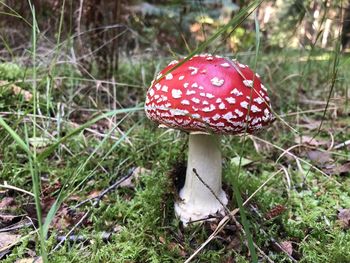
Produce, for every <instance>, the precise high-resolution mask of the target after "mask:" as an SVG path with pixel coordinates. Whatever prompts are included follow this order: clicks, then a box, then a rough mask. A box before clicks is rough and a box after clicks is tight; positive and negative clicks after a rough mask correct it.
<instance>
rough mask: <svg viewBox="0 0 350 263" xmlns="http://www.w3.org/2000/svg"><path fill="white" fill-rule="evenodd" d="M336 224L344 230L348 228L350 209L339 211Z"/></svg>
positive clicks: (349, 224)
mask: <svg viewBox="0 0 350 263" xmlns="http://www.w3.org/2000/svg"><path fill="white" fill-rule="evenodd" d="M338 222H339V223H340V225H341V226H342V227H343V228H344V229H349V228H350V209H340V210H339V213H338Z"/></svg>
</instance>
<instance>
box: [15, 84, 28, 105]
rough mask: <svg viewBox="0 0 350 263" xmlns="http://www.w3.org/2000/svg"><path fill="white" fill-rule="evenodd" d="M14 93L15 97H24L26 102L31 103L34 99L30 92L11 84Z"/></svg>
mask: <svg viewBox="0 0 350 263" xmlns="http://www.w3.org/2000/svg"><path fill="white" fill-rule="evenodd" d="M11 88H12V91H13V93H14V94H15V95H19V94H20V95H22V96H23V98H24V100H25V101H30V100H31V99H32V98H33V95H32V93H30V92H29V91H27V90H25V89H22V88H21V87H19V86H17V85H15V84H11Z"/></svg>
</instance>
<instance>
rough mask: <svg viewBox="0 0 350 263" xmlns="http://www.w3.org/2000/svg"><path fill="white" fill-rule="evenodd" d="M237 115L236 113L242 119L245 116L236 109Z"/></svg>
mask: <svg viewBox="0 0 350 263" xmlns="http://www.w3.org/2000/svg"><path fill="white" fill-rule="evenodd" d="M235 113H236V114H237V115H238V116H239V117H242V116H243V112H242V111H240V110H239V109H235Z"/></svg>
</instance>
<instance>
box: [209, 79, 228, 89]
mask: <svg viewBox="0 0 350 263" xmlns="http://www.w3.org/2000/svg"><path fill="white" fill-rule="evenodd" d="M210 81H211V83H212V84H213V85H214V86H217V87H221V86H222V85H223V84H224V82H225V80H223V79H219V78H218V77H214V78H212V79H211V80H210Z"/></svg>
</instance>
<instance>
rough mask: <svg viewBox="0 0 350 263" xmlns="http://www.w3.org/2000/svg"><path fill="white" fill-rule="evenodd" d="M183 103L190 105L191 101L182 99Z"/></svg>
mask: <svg viewBox="0 0 350 263" xmlns="http://www.w3.org/2000/svg"><path fill="white" fill-rule="evenodd" d="M181 104H182V105H190V101H189V100H182V101H181Z"/></svg>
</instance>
